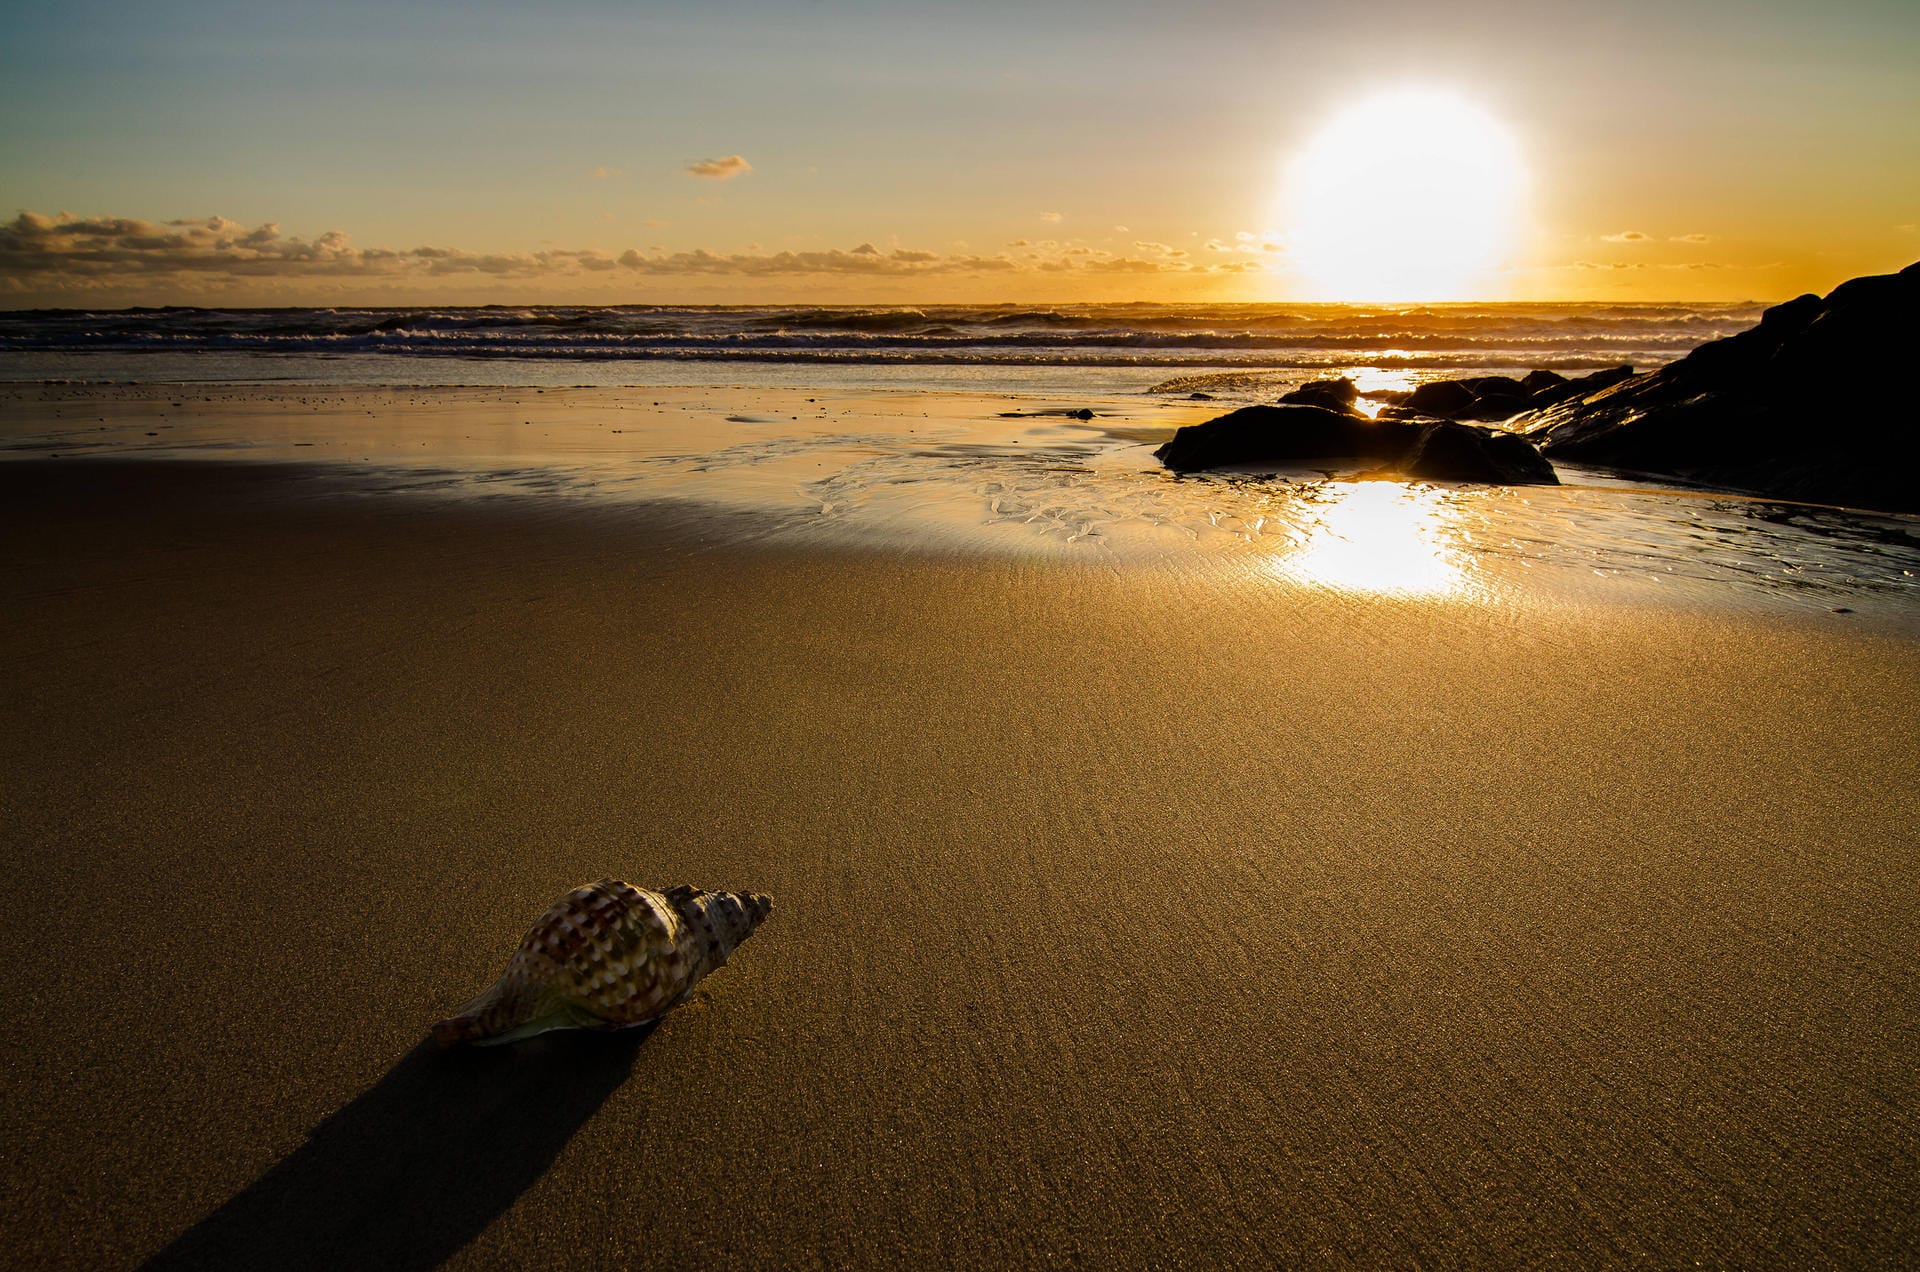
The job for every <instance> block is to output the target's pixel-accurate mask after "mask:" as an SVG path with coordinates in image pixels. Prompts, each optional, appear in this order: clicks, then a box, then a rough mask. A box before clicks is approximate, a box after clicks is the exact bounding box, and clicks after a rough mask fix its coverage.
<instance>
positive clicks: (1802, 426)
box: [1525, 264, 1920, 512]
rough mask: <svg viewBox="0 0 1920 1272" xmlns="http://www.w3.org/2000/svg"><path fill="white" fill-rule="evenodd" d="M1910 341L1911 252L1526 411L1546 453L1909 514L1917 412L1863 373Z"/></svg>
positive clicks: (1917, 322) (1909, 350)
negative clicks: (1643, 370)
mask: <svg viewBox="0 0 1920 1272" xmlns="http://www.w3.org/2000/svg"><path fill="white" fill-rule="evenodd" d="M1916 348H1920V264H1914V265H1910V266H1908V267H1907V268H1906V269H1904V270H1902V271H1900V272H1899V273H1898V274H1882V275H1876V276H1873V277H1867V278H1856V279H1853V280H1851V281H1849V282H1846V283H1842V284H1841V285H1840V286H1838V287H1836V288H1834V290H1833V291H1832V292H1830V293H1829V294H1828V295H1827V296H1826V297H1825V299H1822V298H1820V297H1818V296H1812V295H1807V296H1801V297H1798V298H1796V299H1794V300H1790V301H1788V302H1786V303H1785V304H1783V305H1776V306H1774V307H1773V308H1772V309H1769V310H1767V311H1766V313H1765V314H1764V315H1762V316H1761V319H1760V322H1759V323H1758V325H1756V326H1754V327H1751V328H1749V329H1748V330H1746V331H1743V332H1740V333H1739V334H1738V335H1734V336H1729V337H1727V338H1726V339H1724V340H1715V341H1711V342H1709V343H1707V344H1704V345H1701V346H1700V347H1699V348H1697V349H1695V350H1694V351H1693V352H1692V353H1690V354H1688V355H1687V356H1686V357H1684V358H1682V359H1680V360H1679V361H1677V362H1674V363H1671V364H1669V365H1668V366H1665V367H1662V368H1661V369H1660V370H1658V371H1653V372H1649V373H1648V374H1646V375H1640V376H1634V377H1632V378H1630V379H1625V380H1622V381H1620V382H1619V383H1616V384H1615V385H1613V386H1612V387H1611V388H1608V389H1605V390H1604V391H1601V392H1598V393H1593V392H1589V393H1586V394H1584V395H1582V396H1580V397H1578V398H1574V399H1569V400H1566V401H1562V402H1560V403H1558V404H1555V405H1552V406H1549V407H1548V408H1546V409H1545V410H1542V411H1540V412H1539V413H1538V414H1537V415H1534V416H1533V417H1531V418H1530V419H1529V420H1528V421H1526V426H1525V427H1526V433H1527V436H1529V437H1530V438H1532V439H1533V440H1534V441H1536V442H1538V443H1540V446H1541V449H1542V450H1543V451H1544V452H1545V453H1546V454H1547V455H1548V456H1550V457H1553V458H1564V459H1571V460H1578V461H1580V462H1583V463H1591V464H1601V465H1605V466H1607V467H1612V468H1621V469H1626V470H1630V471H1634V472H1641V473H1651V474H1659V475H1664V476H1673V477H1680V478H1683V479H1686V480H1689V481H1696V482H1701V483H1705V484H1709V485H1716V486H1729V487H1735V488H1739V489H1744V490H1749V491H1753V492H1755V493H1759V494H1766V495H1774V496H1778V497H1781V498H1787V499H1804V500H1810V501H1814V502H1819V503H1837V504H1851V505H1855V506H1860V507H1868V508H1882V509H1887V510H1889V511H1894V512H1920V484H1916V483H1915V481H1914V480H1913V475H1912V468H1913V465H1914V463H1915V461H1916V460H1917V459H1920V418H1917V415H1920V413H1917V412H1916V411H1915V408H1914V406H1913V404H1912V399H1911V398H1910V397H1908V396H1905V395H1888V394H1887V393H1886V391H1885V389H1884V388H1883V387H1881V386H1880V385H1879V384H1878V383H1877V382H1876V381H1873V380H1869V379H1868V377H1867V376H1866V375H1865V374H1863V372H1865V371H1875V372H1878V371H1880V370H1881V369H1882V368H1886V367H1899V366H1903V365H1906V364H1908V363H1909V362H1911V360H1912V358H1913V356H1914V350H1915V349H1916Z"/></svg>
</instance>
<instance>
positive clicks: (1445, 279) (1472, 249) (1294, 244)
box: [1283, 89, 1527, 301]
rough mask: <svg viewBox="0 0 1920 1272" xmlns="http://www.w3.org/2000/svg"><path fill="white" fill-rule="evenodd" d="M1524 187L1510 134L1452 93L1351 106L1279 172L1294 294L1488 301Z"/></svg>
mask: <svg viewBox="0 0 1920 1272" xmlns="http://www.w3.org/2000/svg"><path fill="white" fill-rule="evenodd" d="M1526 185H1527V182H1526V169H1525V164H1524V161H1523V160H1522V157H1521V153H1520V147H1519V144H1518V142H1517V141H1516V140H1515V139H1514V136H1513V133H1512V132H1511V131H1510V130H1509V129H1508V128H1506V127H1505V126H1504V125H1502V124H1501V123H1500V121H1498V120H1497V119H1495V118H1494V117H1493V116H1492V115H1490V114H1488V113H1487V112H1486V111H1484V110H1482V109H1481V108H1480V107H1478V106H1476V105H1474V104H1473V103H1471V102H1468V101H1466V100H1465V99H1463V98H1461V97H1458V96H1455V95H1454V94H1452V93H1448V92H1443V91H1437V90H1432V89H1400V90H1397V91H1394V92H1391V93H1385V94H1382V95H1380V96H1377V97H1373V98H1370V99H1368V100H1366V101H1363V102H1361V103H1359V104H1358V105H1355V106H1352V107H1349V108H1348V109H1346V110H1343V111H1341V112H1340V113H1339V114H1338V115H1336V116H1334V117H1333V119H1331V120H1329V121H1328V122H1327V124H1326V125H1325V126H1323V127H1322V128H1321V129H1320V131H1319V132H1317V133H1316V134H1314V136H1313V139H1312V140H1311V141H1310V142H1308V143H1307V146H1306V148H1305V149H1303V150H1302V151H1300V152H1299V154H1297V155H1296V156H1294V158H1293V159H1292V161H1291V162H1290V163H1289V164H1288V165H1287V170H1286V175H1285V188H1284V194H1283V204H1284V215H1285V217H1286V223H1287V227H1288V230H1289V237H1290V241H1291V259H1292V266H1293V272H1294V275H1295V277H1296V278H1297V279H1298V281H1299V284H1300V287H1299V288H1298V294H1297V298H1298V299H1302V300H1351V301H1429V300H1471V299H1486V298H1489V297H1491V296H1494V295H1497V294H1498V293H1499V292H1500V290H1501V287H1500V279H1499V277H1498V275H1497V272H1496V271H1497V269H1498V267H1499V266H1500V265H1501V264H1502V263H1503V262H1504V261H1505V260H1506V259H1507V257H1508V254H1509V253H1510V252H1511V251H1512V249H1513V247H1514V237H1515V234H1516V232H1517V230H1518V228H1519V224H1520V221H1521V215H1522V205H1523V202H1524V200H1525V197H1526Z"/></svg>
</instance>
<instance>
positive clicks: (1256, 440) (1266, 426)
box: [1154, 404, 1417, 473]
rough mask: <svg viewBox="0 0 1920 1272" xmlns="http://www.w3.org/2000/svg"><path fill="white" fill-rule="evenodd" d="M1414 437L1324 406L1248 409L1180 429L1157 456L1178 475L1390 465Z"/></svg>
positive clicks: (1399, 427) (1390, 424)
mask: <svg viewBox="0 0 1920 1272" xmlns="http://www.w3.org/2000/svg"><path fill="white" fill-rule="evenodd" d="M1416 432H1417V430H1416V429H1415V428H1414V427H1413V426H1412V425H1410V424H1402V423H1398V422H1395V421H1391V420H1388V421H1374V420H1369V419H1367V418H1366V417H1365V416H1359V415H1347V414H1344V413H1342V412H1340V411H1329V410H1327V409H1326V408H1325V407H1321V406H1301V405H1297V404H1288V405H1286V406H1247V407H1242V408H1241V409H1240V410H1237V411H1234V412H1233V413H1232V414H1230V415H1222V416H1220V417H1219V418H1218V419H1211V420H1208V421H1207V422H1206V423H1204V424H1190V425H1188V426H1187V427H1185V428H1182V429H1180V430H1179V431H1177V432H1176V433H1174V435H1173V440H1172V441H1170V442H1168V443H1166V444H1165V445H1164V446H1162V447H1161V448H1160V449H1159V450H1157V451H1155V452H1154V454H1155V455H1156V456H1157V457H1158V458H1159V460H1160V462H1161V463H1163V464H1165V465H1166V466H1167V467H1168V468H1171V469H1173V470H1174V471H1175V472H1178V473H1190V472H1197V471H1199V470H1201V469H1204V468H1226V467H1230V466H1233V465H1238V464H1298V463H1304V462H1306V461H1308V460H1316V459H1364V460H1371V461H1375V462H1388V461H1393V460H1397V459H1399V458H1400V456H1401V455H1403V454H1405V453H1406V451H1407V448H1408V447H1409V446H1411V445H1412V444H1413V441H1414V435H1415V433H1416Z"/></svg>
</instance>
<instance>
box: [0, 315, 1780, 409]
mask: <svg viewBox="0 0 1920 1272" xmlns="http://www.w3.org/2000/svg"><path fill="white" fill-rule="evenodd" d="M1761 308H1762V306H1760V305H1759V304H1731V305H1725V304H1718V305H1704V304H1703V305H1671V304H1669V305H1652V304H1640V305H1614V304H1610V305H1595V304H1472V305H1469V304H1454V305H1417V306H1367V305H1290V304H1258V305H1252V304H1240V305H1159V304H1117V305H1115V304H1107V305H1059V306H1049V307H1032V306H1018V305H925V306H917V307H894V306H889V307H858V306H834V307H819V306H791V305H755V306H663V305H620V306H541V307H518V306H487V307H482V308H465V309H462V308H449V309H192V308H165V309H133V310H115V311H91V310H27V311H13V312H7V313H0V379H5V380H13V381H22V380H25V381H34V380H116V381H125V380H139V381H147V382H194V381H204V382H228V383H249V382H276V381H282V382H295V383H314V384H385V385H430V384H486V385H508V384H511V385H543V386H552V385H559V384H582V385H629V384H632V385H647V384H707V383H764V384H769V385H779V384H785V385H798V384H814V385H820V386H823V387H824V386H846V387H889V388H903V389H911V388H916V387H925V388H934V389H955V388H963V389H966V390H968V391H982V392H1028V393H1047V394H1054V395H1059V394H1072V393H1100V394H1111V393H1125V392H1153V391H1160V392H1167V393H1174V392H1202V391H1210V390H1213V389H1221V390H1224V391H1225V392H1227V393H1229V394H1235V393H1248V394H1252V395H1259V394H1261V393H1263V392H1265V391H1267V390H1270V389H1272V388H1274V387H1275V386H1282V385H1286V384H1289V383H1296V382H1299V381H1301V380H1306V379H1312V378H1315V377H1318V376H1322V375H1327V374H1336V373H1351V372H1368V373H1371V374H1372V375H1373V376H1374V377H1376V378H1378V377H1392V378H1397V379H1398V380H1399V381H1401V382H1415V381H1418V380H1423V379H1429V378H1434V377H1441V376H1448V375H1458V374H1469V373H1474V374H1484V373H1489V372H1511V371H1521V372H1524V371H1527V370H1531V369H1533V368H1535V367H1544V368H1548V369H1551V370H1555V371H1562V372H1580V371H1590V370H1595V369H1597V368H1601V367H1611V366H1618V365H1622V364H1630V365H1632V366H1634V367H1636V368H1638V369H1642V370H1644V369H1647V368H1650V367H1654V366H1658V365H1660V364H1662V363H1664V362H1667V361H1670V360H1671V359H1673V358H1676V357H1678V356H1680V355H1682V354H1684V353H1685V352H1686V351H1687V350H1689V349H1691V348H1693V347H1694V346H1695V345H1698V344H1700V343H1702V342H1704V341H1707V340H1713V339H1717V338H1719V337H1721V336H1725V335H1731V334H1732V333H1734V332H1736V331H1739V330H1742V329H1744V328H1746V327H1748V326H1751V325H1752V324H1753V323H1754V322H1755V321H1756V320H1757V319H1758V317H1759V314H1760V311H1761Z"/></svg>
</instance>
